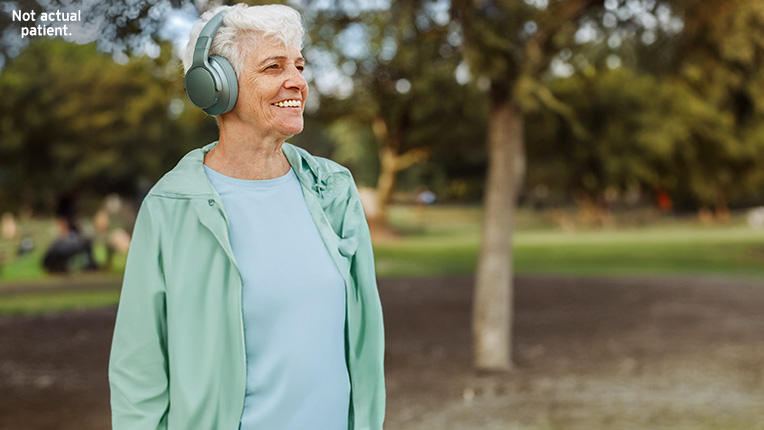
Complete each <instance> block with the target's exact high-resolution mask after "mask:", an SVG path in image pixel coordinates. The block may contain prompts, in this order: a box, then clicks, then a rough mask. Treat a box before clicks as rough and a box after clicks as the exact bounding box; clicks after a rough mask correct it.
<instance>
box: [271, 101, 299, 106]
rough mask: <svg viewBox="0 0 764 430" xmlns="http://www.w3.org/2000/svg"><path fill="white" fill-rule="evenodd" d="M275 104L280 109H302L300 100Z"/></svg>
mask: <svg viewBox="0 0 764 430" xmlns="http://www.w3.org/2000/svg"><path fill="white" fill-rule="evenodd" d="M274 104H275V105H276V106H278V107H300V106H301V105H302V102H301V101H299V100H284V101H280V102H278V103H274Z"/></svg>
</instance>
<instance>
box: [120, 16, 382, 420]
mask: <svg viewBox="0 0 764 430" xmlns="http://www.w3.org/2000/svg"><path fill="white" fill-rule="evenodd" d="M213 37H214V39H213ZM302 37H303V28H302V24H301V18H300V15H299V14H298V13H297V12H296V11H295V10H293V9H291V8H289V7H287V6H276V5H271V6H253V7H247V6H246V5H243V4H239V5H236V6H233V7H218V8H215V9H213V10H211V11H208V12H207V13H205V14H203V15H202V17H201V19H200V21H199V22H197V23H196V24H195V25H194V27H193V28H192V30H191V37H190V41H189V45H188V47H187V49H186V53H185V57H184V65H185V69H186V81H185V87H186V90H187V92H188V93H189V98H190V99H191V101H192V102H193V103H194V104H195V105H197V106H199V107H201V108H203V109H204V110H205V111H206V112H207V113H209V114H211V115H215V119H216V120H217V123H218V126H219V129H220V137H219V140H218V141H216V142H213V143H210V144H209V145H207V146H205V147H203V148H200V149H196V150H193V151H191V152H190V153H188V154H187V155H186V156H185V157H184V158H183V159H182V160H180V162H179V163H178V165H177V166H176V167H175V168H174V169H173V170H172V171H170V172H169V173H168V174H166V175H165V176H164V177H163V178H162V179H161V180H160V181H159V182H158V183H157V184H156V185H155V186H154V187H153V188H152V190H151V191H150V192H149V194H148V195H147V196H146V198H145V200H144V201H143V203H142V206H141V209H140V211H139V214H138V218H137V220H136V225H135V229H134V231H133V239H132V244H131V247H130V251H129V254H128V260H127V268H126V272H125V278H124V283H123V286H122V296H121V298H120V304H119V310H118V314H117V321H116V327H115V331H114V339H113V343H112V350H111V357H110V364H109V380H110V385H111V405H112V424H113V429H114V430H128V429H131V430H149V429H152V430H153V429H170V430H195V429H204V430H236V429H241V430H260V429H263V430H346V429H355V430H382V423H383V419H384V408H385V389H384V379H383V374H384V373H383V355H384V351H383V342H384V336H383V326H382V312H381V306H380V301H379V296H378V292H377V286H376V280H375V274H374V260H373V255H372V247H371V240H370V237H369V230H368V226H367V224H366V220H365V218H364V213H363V209H362V206H361V203H360V201H359V197H358V191H357V189H356V187H355V184H354V183H353V178H352V177H351V175H350V173H349V172H348V170H347V169H345V168H344V167H342V166H339V165H338V164H336V163H334V162H332V161H329V160H326V159H323V158H318V157H313V156H311V155H310V154H308V153H307V152H306V151H305V150H303V149H300V148H297V147H295V146H292V145H290V144H288V143H286V142H285V141H286V139H288V138H290V137H291V136H293V135H295V134H297V133H299V132H301V131H302V129H303V116H302V114H303V110H304V107H305V102H306V99H307V96H308V86H307V83H306V81H305V79H304V78H303V76H302V71H303V68H304V67H305V61H304V60H303V58H302V56H301V54H300V48H301V46H302ZM210 54H212V56H209V55H210ZM215 55H219V57H217V56H215ZM229 63H230V66H229Z"/></svg>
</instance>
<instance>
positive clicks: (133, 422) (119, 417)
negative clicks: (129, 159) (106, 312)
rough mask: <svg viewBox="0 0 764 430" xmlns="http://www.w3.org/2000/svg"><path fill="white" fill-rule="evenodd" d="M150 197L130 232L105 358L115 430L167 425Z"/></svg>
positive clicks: (161, 296) (161, 290) (161, 301)
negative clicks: (119, 293) (115, 316)
mask: <svg viewBox="0 0 764 430" xmlns="http://www.w3.org/2000/svg"><path fill="white" fill-rule="evenodd" d="M149 199H150V197H147V198H146V199H145V200H144V202H143V204H142V205H141V209H140V211H139V213H138V218H137V220H136V223H135V229H134V230H133V238H132V242H131V243H130V250H129V252H128V257H127V266H126V269H125V277H124V281H123V283H122V293H121V296H120V300H119V308H118V311H117V321H116V325H115V327H114V337H113V339H112V346H111V355H110V358H109V385H110V388H111V410H112V428H113V429H114V430H155V429H156V430H160V429H162V430H164V429H166V428H167V412H168V408H169V390H168V382H169V377H168V369H167V326H166V318H165V312H166V307H165V287H164V276H163V273H162V270H161V264H160V261H161V250H160V246H159V232H158V231H157V228H156V225H155V220H154V219H153V217H152V213H151V209H150V205H149V203H150V202H149Z"/></svg>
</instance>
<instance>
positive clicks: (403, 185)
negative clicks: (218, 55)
mask: <svg viewBox="0 0 764 430" xmlns="http://www.w3.org/2000/svg"><path fill="white" fill-rule="evenodd" d="M249 3H250V4H257V3H258V2H254V1H253V2H249ZM219 4H230V3H228V2H221V1H204V0H198V1H181V0H122V1H111V0H104V1H74V0H71V1H70V0H36V1H31V0H30V1H27V0H21V1H4V2H2V3H0V213H1V214H2V218H1V220H0V224H1V225H0V233H1V234H2V237H1V238H0V399H2V401H1V402H0V429H8V430H11V429H14V430H15V429H38V428H40V429H43V428H45V429H50V428H55V429H96V428H108V426H109V406H108V384H107V380H106V361H107V358H108V348H109V342H110V340H111V329H112V328H113V320H114V315H115V310H116V306H115V305H116V303H117V301H118V298H119V288H120V282H121V275H122V272H123V271H124V264H125V258H126V251H127V249H128V247H129V240H130V233H131V230H132V226H133V223H134V219H135V214H136V212H137V208H138V207H139V205H140V202H141V199H142V198H143V196H144V195H145V194H146V193H147V192H148V190H149V189H150V187H151V186H152V185H153V184H154V183H155V182H156V181H157V180H158V179H159V178H160V177H161V175H162V174H163V173H164V172H166V171H168V170H169V169H171V168H172V167H173V166H174V165H175V163H176V162H177V161H178V160H179V159H180V158H181V157H182V156H183V154H185V153H186V152H188V151H189V150H191V149H194V148H197V147H199V146H202V145H204V144H206V143H209V142H211V141H213V140H215V139H216V138H217V128H216V125H215V122H214V120H213V119H212V118H211V117H209V116H207V115H205V114H204V113H203V112H201V111H200V110H198V109H196V108H194V107H193V106H192V105H191V103H190V102H189V101H188V100H187V98H186V96H185V94H184V92H183V73H182V72H183V71H182V66H181V64H180V60H179V54H180V52H181V51H182V49H183V48H184V47H185V44H186V41H187V33H188V31H189V29H190V26H191V25H192V24H193V22H194V21H195V20H196V19H197V18H198V16H199V14H200V13H201V12H203V11H205V10H207V9H210V8H212V7H214V6H216V5H219ZM286 4H289V5H291V6H293V7H295V8H296V9H298V10H299V11H300V12H301V13H302V15H303V18H304V23H305V27H306V31H307V34H306V39H305V46H304V49H303V56H304V57H305V59H306V62H307V70H306V72H305V76H306V78H307V80H308V82H309V85H310V88H311V92H310V97H309V100H308V102H307V104H306V112H305V118H306V126H305V131H304V132H303V133H301V134H300V135H298V136H295V137H294V138H293V139H291V142H292V143H295V144H297V145H299V146H302V147H304V148H306V149H308V150H309V151H310V152H312V153H313V154H315V155H319V156H325V157H330V158H332V159H334V160H336V161H338V162H340V163H342V164H344V165H346V166H348V167H349V168H350V169H351V171H352V172H353V175H354V177H355V179H356V181H357V183H358V185H359V187H361V190H362V197H363V200H364V206H365V209H366V212H367V216H368V218H369V222H370V225H371V227H372V233H373V240H374V246H375V255H376V261H377V272H378V277H379V288H380V295H381V296H382V301H383V307H384V310H385V316H386V327H387V345H388V347H387V358H386V362H387V385H388V392H389V399H388V418H387V424H386V428H388V429H393V430H396V429H401V430H408V429H415V430H416V429H428V430H429V429H436V428H438V429H539V430H540V429H647V428H650V429H722V428H723V429H758V428H761V425H762V423H764V408H762V407H761V405H762V404H764V360H763V359H764V302H763V301H764V2H762V1H760V0H724V1H719V0H450V1H449V0H432V1H427V0H409V1H400V0H352V1H351V0H293V1H289V2H286ZM15 11H36V12H37V13H38V14H39V13H41V12H45V11H47V12H51V11H53V12H55V11H62V12H76V11H80V12H81V21H79V22H68V23H58V24H67V25H68V28H69V31H70V33H71V35H69V36H65V37H24V38H22V37H21V28H22V27H23V26H36V25H43V24H47V25H52V24H51V23H42V22H39V21H38V22H19V21H18V20H14V12H15ZM502 154H505V155H502ZM506 154H508V155H506ZM499 159H507V160H509V163H507V164H504V165H501V164H500V163H496V160H499ZM497 166H498V167H497ZM489 171H491V172H492V173H491V174H490V175H489V174H488V172H489ZM502 173H503V174H502ZM491 178H493V179H491ZM492 195H493V196H504V200H503V201H504V203H501V204H498V205H495V206H493V207H492V209H491V208H488V210H487V205H488V204H489V203H488V202H490V201H492V200H491V198H490V196H492ZM502 204H504V206H502ZM489 226H493V227H495V228H497V229H498V230H487V229H488V228H489ZM484 231H498V232H499V233H498V234H492V235H493V236H494V237H493V238H492V237H491V235H485V237H484V236H481V232H484ZM495 236H500V239H501V240H499V241H498V242H497V241H492V240H491V239H495ZM502 240H503V242H502ZM487 243H493V244H495V243H499V244H502V243H504V244H505V245H502V246H499V248H501V249H498V250H497V249H495V248H496V246H493V247H491V246H489V245H486V244H487ZM481 245H482V248H483V249H482V252H481ZM488 253H493V254H491V255H499V257H501V258H504V260H503V261H505V262H506V265H505V266H504V267H503V268H502V270H504V271H505V273H508V274H509V275H510V276H511V278H510V279H511V281H509V282H494V281H490V280H491V279H497V278H492V277H491V275H490V274H485V273H488V272H485V273H484V274H483V276H482V278H481V279H483V281H482V282H483V283H484V284H485V283H486V281H485V279H488V280H489V282H487V286H486V287H485V288H487V289H488V290H489V291H493V293H491V294H494V293H496V292H499V293H500V292H501V291H505V292H509V294H508V295H507V296H508V297H509V298H513V299H514V300H509V301H507V302H501V303H502V305H501V306H502V307H503V308H504V310H505V317H506V318H505V319H508V320H509V321H510V322H511V323H510V324H505V327H503V328H504V329H505V330H508V331H509V333H511V337H510V336H508V337H509V338H510V339H511V342H510V345H511V346H507V347H506V348H504V347H502V348H500V349H502V350H504V352H505V353H508V356H509V361H508V363H507V365H506V368H505V370H504V371H486V370H484V369H482V368H481V367H482V366H480V364H479V362H478V361H477V360H475V359H474V357H473V350H474V349H475V344H476V343H477V341H476V339H477V338H478V337H479V336H477V335H473V332H472V326H473V321H475V320H477V319H478V317H480V316H481V315H479V313H480V312H481V311H480V309H482V308H480V307H479V306H475V307H474V308H473V305H475V304H477V303H479V301H480V300H485V299H478V300H476V299H474V297H475V292H476V291H477V289H476V287H475V285H476V281H475V277H476V273H478V272H481V271H482V270H488V269H484V268H482V266H481V264H480V261H481V258H482V259H485V258H486V257H485V256H486V255H488ZM481 273H482V272H481ZM478 278H480V277H478ZM499 278H500V276H499ZM491 294H489V295H488V296H481V297H489V301H490V297H501V294H499V295H498V296H491ZM473 309H474V310H473ZM498 321H501V318H499V319H498ZM491 324H496V323H491Z"/></svg>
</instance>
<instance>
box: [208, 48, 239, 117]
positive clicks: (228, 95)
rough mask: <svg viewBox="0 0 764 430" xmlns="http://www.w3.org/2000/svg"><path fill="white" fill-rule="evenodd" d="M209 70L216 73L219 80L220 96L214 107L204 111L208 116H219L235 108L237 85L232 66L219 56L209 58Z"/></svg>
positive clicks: (237, 92)
mask: <svg viewBox="0 0 764 430" xmlns="http://www.w3.org/2000/svg"><path fill="white" fill-rule="evenodd" d="M209 63H210V68H212V69H214V70H215V72H217V73H216V74H217V77H218V78H219V79H220V95H219V97H218V101H217V103H215V105H214V106H211V107H209V108H208V109H205V110H204V111H205V112H207V113H208V114H210V115H219V114H223V113H226V112H230V111H231V109H233V107H234V106H236V99H237V98H238V96H239V83H238V81H237V79H236V72H235V71H234V70H233V66H231V63H229V62H228V60H226V59H225V58H223V57H221V56H219V55H211V56H210V57H209Z"/></svg>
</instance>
